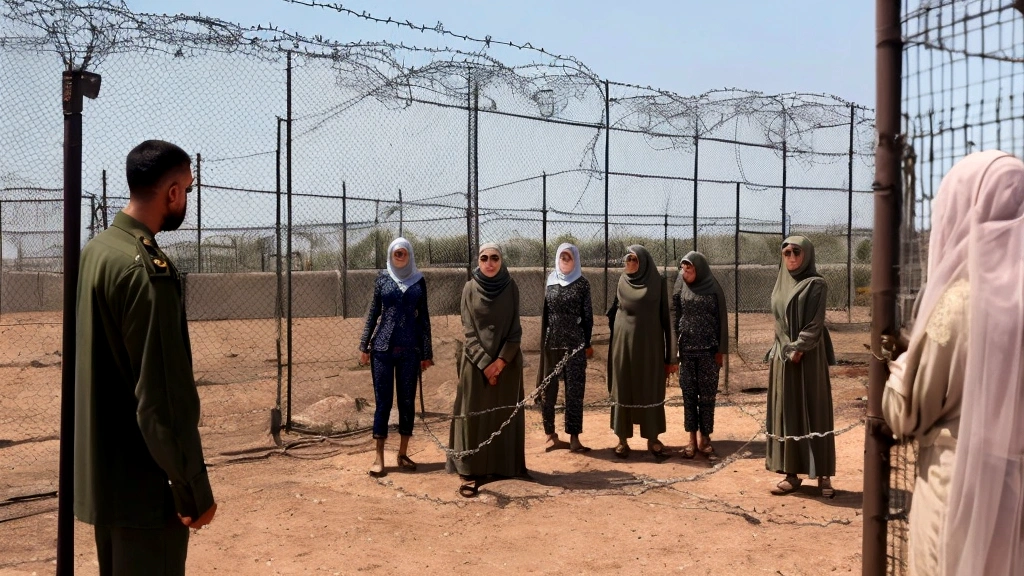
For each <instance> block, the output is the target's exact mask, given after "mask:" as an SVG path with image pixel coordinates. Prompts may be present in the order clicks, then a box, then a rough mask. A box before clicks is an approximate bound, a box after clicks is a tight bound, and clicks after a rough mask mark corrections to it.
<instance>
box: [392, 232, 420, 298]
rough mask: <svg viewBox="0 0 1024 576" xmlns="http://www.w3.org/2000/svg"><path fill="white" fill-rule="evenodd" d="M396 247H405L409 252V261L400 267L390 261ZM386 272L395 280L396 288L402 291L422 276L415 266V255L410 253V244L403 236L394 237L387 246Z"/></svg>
mask: <svg viewBox="0 0 1024 576" xmlns="http://www.w3.org/2000/svg"><path fill="white" fill-rule="evenodd" d="M398 248H405V251H406V252H408V253H409V261H408V262H407V263H406V264H405V266H403V267H402V268H397V267H396V266H395V265H394V264H393V263H392V261H391V256H392V254H394V253H395V250H396V249H398ZM388 274H389V275H390V276H391V279H392V280H394V281H395V284H398V289H399V290H401V291H402V292H405V291H406V290H408V289H409V287H410V286H412V285H413V284H415V283H417V282H419V281H420V278H423V274H421V273H420V271H419V270H418V269H417V268H416V257H415V256H413V253H412V244H410V243H409V241H408V240H406V239H405V238H402V237H398V238H395V239H394V240H392V241H391V245H390V246H388Z"/></svg>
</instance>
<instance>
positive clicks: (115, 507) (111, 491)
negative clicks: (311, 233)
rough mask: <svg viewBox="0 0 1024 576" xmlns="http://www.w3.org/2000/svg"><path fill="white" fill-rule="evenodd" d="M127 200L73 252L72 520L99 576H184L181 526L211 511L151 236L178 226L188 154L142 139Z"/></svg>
mask: <svg viewBox="0 0 1024 576" xmlns="http://www.w3.org/2000/svg"><path fill="white" fill-rule="evenodd" d="M126 172H127V177H128V188H129V190H130V192H131V198H130V200H129V202H128V205H127V206H125V208H124V210H122V211H120V212H118V214H117V216H115V217H114V223H113V225H112V226H111V227H110V228H109V229H107V230H106V231H104V232H103V233H101V234H99V235H98V236H96V237H95V238H94V239H93V240H92V241H90V242H89V243H88V244H87V245H86V246H85V249H84V250H83V251H82V260H81V269H80V277H79V283H78V334H77V340H78V355H77V362H78V363H77V372H76V375H77V377H76V387H75V499H74V500H75V516H77V517H78V519H79V520H81V521H83V522H86V523H88V524H92V525H94V526H95V530H96V548H97V554H98V556H99V565H100V574H101V575H121V574H125V575H127V574H146V575H147V576H148V575H154V576H155V575H172V574H184V573H185V556H186V552H187V548H188V537H189V527H192V528H194V529H198V528H201V527H202V526H204V525H205V524H207V523H208V522H210V521H211V520H212V519H213V515H214V512H215V511H216V509H217V505H216V504H215V503H214V501H213V492H212V491H211V489H210V481H209V478H208V477H207V474H206V465H205V463H204V461H203V448H202V445H201V443H200V439H199V430H198V423H199V394H198V392H197V391H196V384H195V379H194V377H193V374H192V352H191V347H190V344H189V337H188V326H187V325H186V322H185V313H184V307H183V304H182V293H181V280H180V277H179V275H178V270H177V269H176V268H175V267H174V264H172V263H171V261H170V260H169V259H168V258H167V256H166V255H165V254H164V253H163V251H162V250H161V249H160V247H159V246H158V245H157V243H156V240H155V239H154V235H155V234H156V233H157V232H160V231H168V230H175V229H177V228H178V227H179V226H180V225H181V223H182V222H183V221H184V219H185V209H186V204H187V195H188V193H189V192H190V191H191V190H192V171H191V161H190V159H189V156H188V154H187V153H186V152H185V151H184V150H182V149H181V148H179V147H177V146H175V145H174V144H171V143H169V142H163V141H159V140H149V141H146V142H143V143H142V144H140V145H138V146H137V147H136V148H135V149H133V150H132V151H131V152H130V153H129V154H128V159H127V166H126Z"/></svg>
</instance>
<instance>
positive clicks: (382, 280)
mask: <svg viewBox="0 0 1024 576" xmlns="http://www.w3.org/2000/svg"><path fill="white" fill-rule="evenodd" d="M378 320H379V322H378ZM371 348H372V349H373V350H374V351H377V352H387V351H388V350H390V349H393V348H410V349H415V350H419V352H420V359H421V360H432V359H433V358H434V353H433V350H432V347H431V340H430V313H429V312H428V310H427V283H426V282H425V281H424V280H423V279H420V281H419V282H417V283H415V284H413V285H412V286H410V287H409V289H408V290H406V291H405V292H402V291H401V290H400V289H399V288H398V284H397V283H396V282H395V281H394V280H392V279H391V276H389V275H388V273H387V272H381V273H380V275H379V276H377V281H376V283H375V284H374V287H373V301H372V302H371V304H370V310H369V312H368V313H367V315H366V326H365V327H364V328H363V335H362V338H360V340H359V350H360V351H362V352H369V351H370V350H371Z"/></svg>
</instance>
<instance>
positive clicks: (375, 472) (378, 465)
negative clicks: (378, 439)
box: [370, 460, 384, 477]
mask: <svg viewBox="0 0 1024 576" xmlns="http://www.w3.org/2000/svg"><path fill="white" fill-rule="evenodd" d="M383 475H384V463H383V462H381V461H380V460H377V461H376V462H374V463H373V466H370V476H374V477H378V476H383Z"/></svg>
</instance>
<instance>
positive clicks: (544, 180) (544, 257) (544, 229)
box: [540, 172, 583, 281]
mask: <svg viewBox="0 0 1024 576" xmlns="http://www.w3.org/2000/svg"><path fill="white" fill-rule="evenodd" d="M540 202H541V232H540V242H541V249H540V257H541V262H542V264H541V266H542V268H541V270H542V274H543V275H542V276H541V278H544V279H545V281H546V280H547V277H548V174H547V172H542V173H541V176H540ZM556 266H557V264H556ZM580 266H583V263H582V262H581V263H580Z"/></svg>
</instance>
